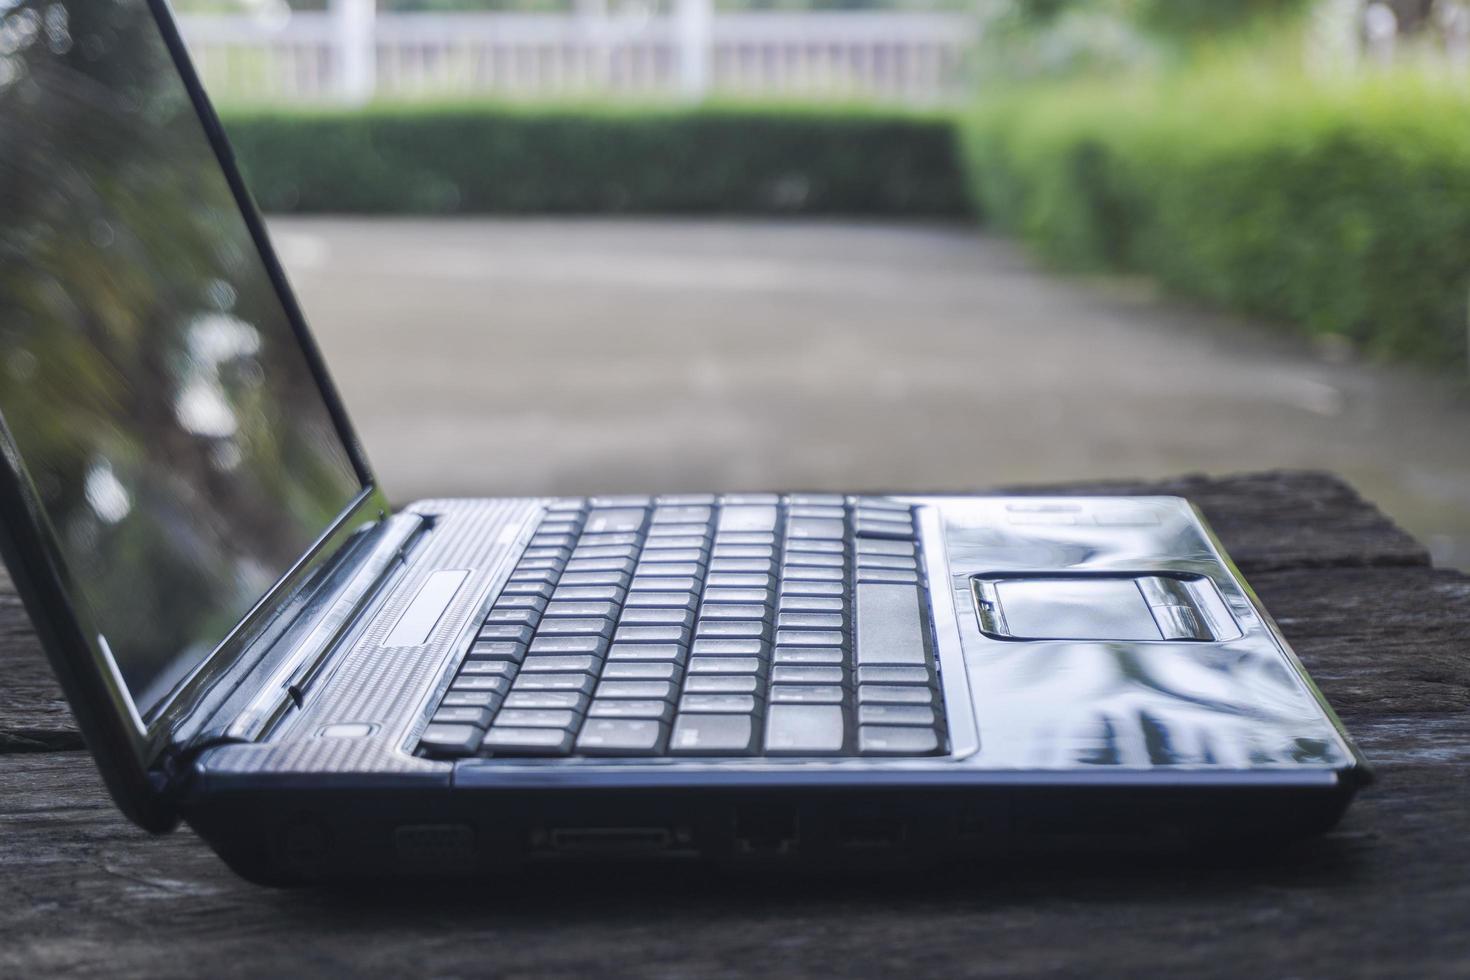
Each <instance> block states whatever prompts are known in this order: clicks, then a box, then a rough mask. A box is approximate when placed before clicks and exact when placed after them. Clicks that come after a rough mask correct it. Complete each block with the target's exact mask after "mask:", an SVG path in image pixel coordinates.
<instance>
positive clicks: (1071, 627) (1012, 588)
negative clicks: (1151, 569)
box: [982, 577, 1164, 640]
mask: <svg viewBox="0 0 1470 980" xmlns="http://www.w3.org/2000/svg"><path fill="white" fill-rule="evenodd" d="M990 585H991V588H992V589H993V593H992V595H993V596H994V599H993V600H992V601H993V602H994V603H995V604H996V605H997V606H998V609H996V610H994V612H995V613H996V614H997V615H996V616H995V619H996V620H997V621H998V622H999V623H1003V627H1002V629H1003V633H1004V635H1005V636H1007V637H1008V638H1013V639H1031V640H1161V639H1163V638H1164V637H1163V634H1162V633H1161V632H1160V631H1159V626H1158V622H1157V621H1156V620H1155V619H1154V614H1153V611H1152V610H1151V609H1150V608H1149V604H1148V602H1146V601H1145V600H1144V597H1143V593H1142V592H1141V591H1140V590H1139V588H1138V584H1137V582H1136V580H1135V579H1133V578H1082V577H1068V578H1030V579H1026V578H1017V579H1002V580H999V581H994V582H992V583H990ZM982 620H983V616H982Z"/></svg>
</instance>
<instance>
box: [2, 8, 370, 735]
mask: <svg viewBox="0 0 1470 980" xmlns="http://www.w3.org/2000/svg"><path fill="white" fill-rule="evenodd" d="M0 415H3V418H4V422H5V426H6V428H7V429H8V431H9V436H10V438H11V440H12V441H13V442H14V445H15V448H16V450H17V451H18V453H19V455H20V458H21V460H22V461H23V464H24V466H25V469H26V470H27V471H28V473H29V476H30V478H31V480H32V482H33V484H34V486H35V488H36V490H37V492H38V494H39V495H40V498H41V501H42V503H43V505H44V508H45V513H46V517H47V518H48V520H49V523H50V525H51V526H50V529H49V531H50V533H51V535H53V536H54V539H55V542H56V546H57V548H58V550H59V554H60V556H61V559H62V561H63V563H64V565H65V567H66V569H67V572H68V574H69V577H70V579H71V582H72V589H73V601H74V602H75V603H77V604H78V605H79V606H80V607H83V608H84V609H85V611H86V612H87V613H88V614H89V615H90V617H91V619H92V621H93V623H94V624H96V626H97V627H98V628H99V629H100V630H101V631H102V633H103V635H104V637H105V642H106V645H107V646H108V647H109V648H110V650H111V652H112V655H113V658H114V659H115V660H116V662H117V665H118V667H119V669H120V671H121V673H122V676H123V679H124V681H125V682H126V684H127V686H128V688H129V690H130V693H131V694H132V697H133V700H134V702H135V704H136V705H137V708H138V710H139V712H140V713H142V714H143V715H145V717H146V716H147V714H148V713H149V712H150V711H151V710H153V709H155V708H156V707H157V706H158V705H159V703H160V702H161V701H162V700H163V699H164V698H165V697H166V695H167V694H168V692H169V691H170V690H171V689H172V688H174V687H175V686H176V685H177V684H178V683H179V682H180V681H181V680H183V679H184V678H185V677H186V676H187V675H188V674H189V673H190V672H191V671H192V670H193V669H194V668H195V667H196V666H197V665H198V664H199V663H200V661H201V660H202V659H203V658H204V657H205V656H206V655H207V654H208V653H209V652H210V651H211V650H213V649H214V648H215V647H216V646H217V645H218V644H219V642H220V641H221V640H223V639H224V637H225V636H226V635H227V634H228V633H229V632H230V630H231V629H233V627H234V626H235V625H236V624H237V623H238V622H239V620H240V619H241V617H242V616H243V615H244V614H245V613H246V612H247V611H248V610H249V609H250V608H251V607H252V606H253V605H254V604H255V603H256V602H257V601H258V600H259V599H260V598H261V597H262V595H263V594H264V593H265V592H267V591H268V590H269V589H270V587H271V586H272V585H273V584H274V583H275V582H276V581H278V580H279V579H280V577H281V576H282V575H283V574H284V573H285V572H286V571H287V570H289V568H290V567H291V566H292V565H293V564H294V563H295V562H296V560H297V559H298V558H299V557H300V556H301V555H302V553H303V552H304V551H305V550H306V549H307V548H308V547H309V546H310V545H311V544H312V542H314V541H315V540H316V539H317V538H318V537H319V536H320V535H321V534H322V533H323V532H324V531H325V530H326V529H327V528H328V527H329V526H330V525H331V524H332V523H333V521H334V519H335V518H336V517H337V515H338V514H340V513H341V512H342V511H343V509H344V508H345V507H346V506H347V505H348V504H349V503H350V502H351V501H352V499H353V498H354V497H355V496H356V495H357V494H358V493H359V491H360V490H361V484H360V481H359V479H358V476H357V474H356V472H355V470H354V467H353V464H352V460H351V457H350V455H349V453H348V451H347V449H346V447H345V445H344V441H343V438H342V435H341V433H340V432H339V431H338V430H337V428H336V426H335V425H334V423H333V421H332V418H331V415H330V413H329V411H328V409H327V406H326V403H325V401H324V398H323V394H322V391H321V389H320V388H319V386H318V384H317V382H316V380H315V379H314V377H313V374H312V372H311V370H310V367H309V365H308V363H307V360H306V357H305V355H304V353H303V351H302V349H301V346H300V344H299V343H298V341H297V338H296V336H295V334H294V332H293V329H292V327H291V324H290V322H289V321H288V319H287V316H286V313H285V311H284V310H283V308H282V306H281V303H280V300H279V298H278V297H277V294H276V292H275V289H274V287H273V285H272V283H271V281H270V278H269V276H268V275H267V273H266V270H265V267H264V265H263V264H262V262H261V259H260V257H259V255H258V254H257V252H256V249H255V247H254V245H253V243H252V241H251V237H250V234H249V231H248V229H247V227H246V225H245V223H244V220H243V219H242V217H241V215H240V212H239V209H238V207H237V206H236V202H235V200H234V198H233V196H232V194H231V192H230V189H229V186H228V184H227V183H226V181H225V178H224V175H223V173H222V172H221V170H220V168H219V164H218V162H217V161H216V159H215V157H214V154H213V152H212V150H211V148H210V146H209V144H208V141H207V139H206V137H205V135H204V130H203V128H202V126H201V124H200V122H199V120H198V118H197V117H196V115H195V112H194V108H193V106H192V104H191V103H190V101H189V97H188V94H187V92H186V90H185V88H184V85H183V82H182V80H181V79H180V78H179V76H178V75H177V73H176V70H175V67H174V65H173V63H172V61H171V59H170V57H169V54H168V50H167V48H166V47H165V45H164V42H163V38H162V35H161V34H160V33H159V30H158V27H157V25H156V23H155V22H154V20H153V18H152V15H151V13H150V11H149V9H148V7H147V5H146V4H144V3H142V2H141V0H74V2H39V3H36V2H24V0H23V2H20V3H17V4H7V2H6V0H0Z"/></svg>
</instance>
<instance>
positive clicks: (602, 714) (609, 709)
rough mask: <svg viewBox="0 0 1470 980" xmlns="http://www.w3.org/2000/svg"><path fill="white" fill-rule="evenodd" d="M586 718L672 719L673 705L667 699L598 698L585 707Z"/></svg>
mask: <svg viewBox="0 0 1470 980" xmlns="http://www.w3.org/2000/svg"><path fill="white" fill-rule="evenodd" d="M587 717H588V718H650V719H652V720H654V721H672V720H673V718H674V706H673V705H672V704H670V703H669V702H667V701H657V700H652V701H636V700H626V701H625V700H621V699H606V698H598V699H597V700H596V701H593V702H592V704H591V705H589V706H588V708H587Z"/></svg>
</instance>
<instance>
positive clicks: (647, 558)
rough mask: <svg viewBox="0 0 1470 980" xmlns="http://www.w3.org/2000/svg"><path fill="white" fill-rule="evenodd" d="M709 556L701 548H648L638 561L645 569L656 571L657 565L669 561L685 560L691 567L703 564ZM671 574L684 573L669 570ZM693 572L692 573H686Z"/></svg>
mask: <svg viewBox="0 0 1470 980" xmlns="http://www.w3.org/2000/svg"><path fill="white" fill-rule="evenodd" d="M708 558H709V555H707V554H705V551H704V549H703V548H648V549H645V550H644V552H643V554H642V555H640V556H639V558H638V562H639V564H640V565H641V566H643V568H644V570H645V571H657V568H655V567H651V566H657V565H662V564H667V563H670V562H685V563H689V564H690V565H691V567H694V566H699V565H703V564H704V563H705V561H706V560H707V559H708ZM670 574H671V575H673V574H685V573H677V572H670ZM687 574H693V573H687Z"/></svg>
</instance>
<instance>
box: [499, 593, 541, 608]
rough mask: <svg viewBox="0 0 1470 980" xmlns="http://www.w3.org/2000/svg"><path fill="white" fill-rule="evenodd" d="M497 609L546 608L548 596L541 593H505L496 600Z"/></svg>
mask: <svg viewBox="0 0 1470 980" xmlns="http://www.w3.org/2000/svg"><path fill="white" fill-rule="evenodd" d="M495 608H496V609H545V608H546V597H545V596H539V595H503V596H501V597H500V598H498V599H496V600H495Z"/></svg>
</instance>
